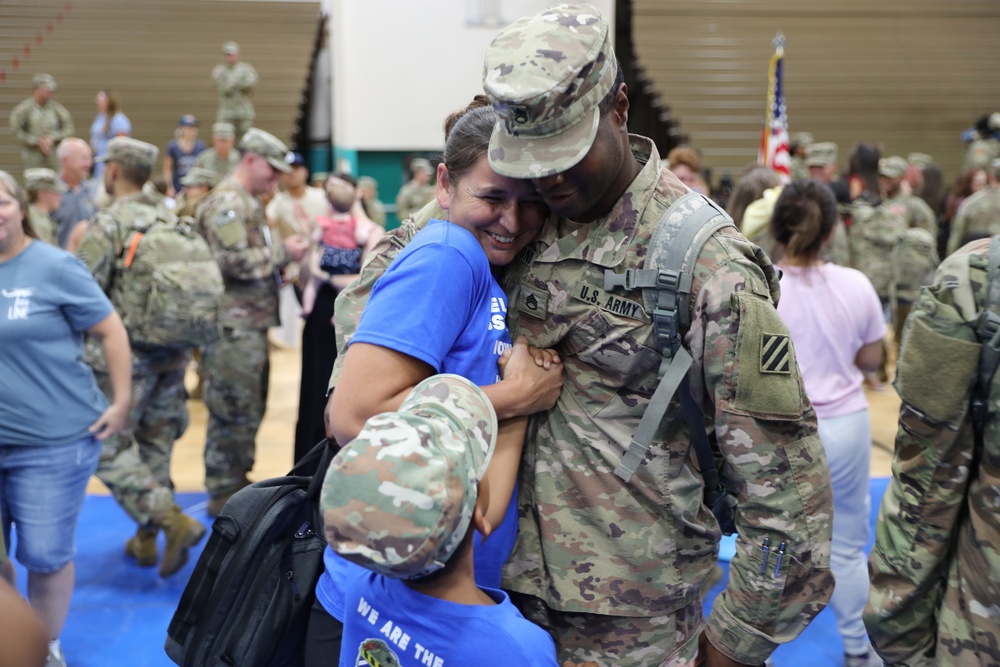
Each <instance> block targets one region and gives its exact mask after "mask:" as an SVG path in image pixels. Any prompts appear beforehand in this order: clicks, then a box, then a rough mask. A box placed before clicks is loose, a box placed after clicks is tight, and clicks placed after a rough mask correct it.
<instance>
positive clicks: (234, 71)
mask: <svg viewBox="0 0 1000 667" xmlns="http://www.w3.org/2000/svg"><path fill="white" fill-rule="evenodd" d="M222 58H223V60H224V61H225V62H222V63H219V64H218V65H216V66H215V69H213V70H212V81H214V82H215V87H216V89H218V91H219V109H218V111H217V112H216V114H215V120H216V121H217V122H220V123H232V125H233V127H234V128H235V131H236V142H237V143H239V142H240V140H242V138H243V135H244V134H246V131H247V130H249V129H250V128H251V127H252V126H253V119H254V116H255V115H256V112H255V111H254V108H253V101H252V100H251V98H252V97H253V87H254V86H256V85H257V70H255V69H254V68H253V67H252V66H251V65H250V64H249V63H244V62H240V45H239V44H237V43H236V42H226V43H225V44H223V45H222Z"/></svg>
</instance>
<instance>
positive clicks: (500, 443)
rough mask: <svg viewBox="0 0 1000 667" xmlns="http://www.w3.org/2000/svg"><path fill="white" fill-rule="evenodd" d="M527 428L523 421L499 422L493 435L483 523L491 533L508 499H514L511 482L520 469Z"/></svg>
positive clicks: (507, 503) (507, 420)
mask: <svg viewBox="0 0 1000 667" xmlns="http://www.w3.org/2000/svg"><path fill="white" fill-rule="evenodd" d="M527 427H528V418H527V417H514V418H512V419H505V420H503V421H502V422H500V428H499V430H498V431H497V445H496V449H495V450H494V451H493V458H492V459H490V465H489V467H488V468H487V469H486V478H487V479H488V480H489V482H488V485H489V492H490V502H489V505H488V507H487V509H486V521H487V522H488V523H489V524H490V526H492V527H493V529H494V530H496V527H497V526H499V525H500V523H501V522H502V521H503V518H504V516H505V515H506V514H507V506H508V505H509V504H510V501H511V496H513V495H514V482H515V481H516V480H517V469H518V467H519V466H520V465H521V452H522V451H523V449H524V433H525V430H526V429H527Z"/></svg>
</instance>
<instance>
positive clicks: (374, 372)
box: [328, 343, 434, 445]
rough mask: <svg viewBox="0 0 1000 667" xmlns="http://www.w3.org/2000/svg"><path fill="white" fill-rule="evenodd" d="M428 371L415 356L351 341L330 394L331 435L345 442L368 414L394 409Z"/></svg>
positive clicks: (429, 368)
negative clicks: (351, 343) (338, 378)
mask: <svg viewBox="0 0 1000 667" xmlns="http://www.w3.org/2000/svg"><path fill="white" fill-rule="evenodd" d="M431 375H434V369H433V368H431V366H429V365H428V364H426V363H424V362H423V361H420V360H419V359H416V358H414V357H411V356H409V355H406V354H403V353H402V352H397V351H395V350H390V349H389V348H387V347H382V346H381V345H372V344H369V343H354V344H353V345H351V346H350V347H349V348H347V356H345V357H344V368H343V370H342V371H341V373H340V381H339V382H337V387H336V388H335V389H334V391H333V394H332V396H331V397H330V404H329V407H328V410H329V413H330V425H331V427H332V430H333V435H334V438H336V440H337V442H338V443H340V444H341V445H346V444H347V443H348V442H350V441H351V440H353V439H354V438H355V437H357V435H358V433H359V432H360V431H361V427H362V426H364V424H365V422H366V421H368V419H369V418H370V417H372V416H373V415H377V414H380V413H382V412H392V411H395V410H396V409H398V408H399V404H400V403H402V402H403V399H404V398H406V396H407V394H409V393H410V391H411V390H412V389H413V387H415V386H416V385H417V384H419V383H420V381H421V380H425V379H427V378H429V377H430V376H431Z"/></svg>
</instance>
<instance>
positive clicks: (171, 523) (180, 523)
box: [160, 505, 205, 578]
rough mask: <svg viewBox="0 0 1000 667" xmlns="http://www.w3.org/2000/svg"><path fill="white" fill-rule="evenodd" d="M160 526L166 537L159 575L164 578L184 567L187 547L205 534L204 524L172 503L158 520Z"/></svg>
mask: <svg viewBox="0 0 1000 667" xmlns="http://www.w3.org/2000/svg"><path fill="white" fill-rule="evenodd" d="M160 528H162V529H163V534H164V535H166V537H167V546H166V547H165V548H164V549H163V562H161V563H160V576H161V577H164V578H166V577H169V576H170V575H172V574H173V573H175V572H177V570H179V569H181V568H182V567H184V563H186V562H187V559H188V549H190V548H191V547H192V546H194V545H195V544H197V543H198V542H199V541H200V540H201V538H203V537H204V536H205V526H203V525H202V524H201V522H200V521H198V520H197V519H194V518H192V517H190V516H188V515H187V514H185V513H184V512H182V511H181V508H179V507H177V505H174V506H173V507H172V508H171V510H170V511H169V513H168V514H167V516H166V517H165V518H164V519H162V520H161V521H160Z"/></svg>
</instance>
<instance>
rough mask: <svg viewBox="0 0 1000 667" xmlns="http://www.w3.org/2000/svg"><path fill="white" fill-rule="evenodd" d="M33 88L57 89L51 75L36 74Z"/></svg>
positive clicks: (32, 82) (32, 81)
mask: <svg viewBox="0 0 1000 667" xmlns="http://www.w3.org/2000/svg"><path fill="white" fill-rule="evenodd" d="M31 86H32V88H48V89H49V90H55V89H56V80H55V78H53V76H52V75H51V74H36V75H35V76H34V77H33V78H32V79H31Z"/></svg>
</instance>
